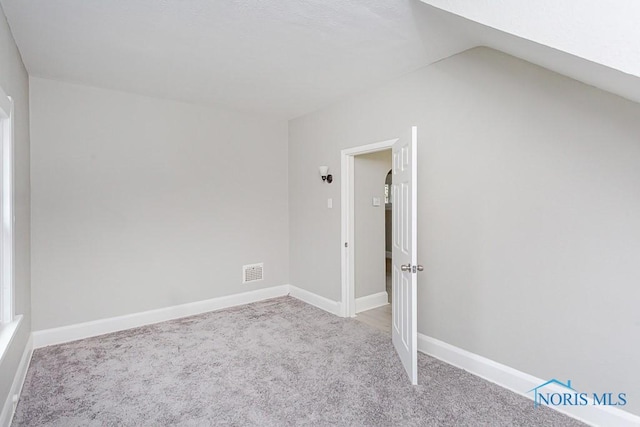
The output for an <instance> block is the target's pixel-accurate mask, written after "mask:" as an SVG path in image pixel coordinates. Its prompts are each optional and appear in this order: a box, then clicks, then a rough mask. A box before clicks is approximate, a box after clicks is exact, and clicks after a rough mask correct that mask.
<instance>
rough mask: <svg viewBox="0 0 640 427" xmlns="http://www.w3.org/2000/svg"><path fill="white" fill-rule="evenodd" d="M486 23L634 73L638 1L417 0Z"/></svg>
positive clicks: (639, 52) (638, 64) (639, 67)
mask: <svg viewBox="0 0 640 427" xmlns="http://www.w3.org/2000/svg"><path fill="white" fill-rule="evenodd" d="M423 1H424V2H425V3H428V4H430V5H432V6H436V7H438V8H440V9H443V10H446V11H448V12H451V13H455V14H457V15H460V16H463V17H465V18H468V19H470V20H472V21H476V22H479V23H481V24H484V25H486V26H488V27H491V28H495V29H498V30H501V31H504V32H506V33H510V34H513V35H515V36H518V37H520V38H523V39H527V40H531V41H534V42H536V43H539V44H541V45H544V46H549V47H552V48H554V49H557V50H560V51H563V52H567V53H570V54H572V55H574V56H577V57H579V58H583V59H586V60H589V61H592V62H595V63H597V64H601V65H604V66H607V67H610V68H613V69H615V70H619V71H622V72H624V73H627V74H631V75H635V76H640V22H639V20H640V1H638V0H561V1H558V0H536V1H531V0H423Z"/></svg>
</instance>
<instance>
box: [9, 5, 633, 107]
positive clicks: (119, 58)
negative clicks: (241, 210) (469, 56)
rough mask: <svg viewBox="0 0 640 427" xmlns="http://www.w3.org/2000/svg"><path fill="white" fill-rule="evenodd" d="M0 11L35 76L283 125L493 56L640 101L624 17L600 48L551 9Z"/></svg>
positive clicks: (581, 22) (607, 28)
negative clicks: (447, 63)
mask: <svg viewBox="0 0 640 427" xmlns="http://www.w3.org/2000/svg"><path fill="white" fill-rule="evenodd" d="M567 1H570V3H574V4H578V3H580V4H582V2H583V1H584V2H585V4H595V3H603V2H601V1H600V0H597V1H596V0H588V1H587V0H580V1H578V0H567ZM616 1H619V2H633V1H635V0H610V1H608V2H604V3H606V4H611V3H612V2H616ZM0 2H1V4H2V6H3V9H4V11H5V14H6V16H7V19H8V21H9V24H10V26H11V29H12V32H13V34H14V37H15V39H16V43H17V44H18V47H19V49H20V51H21V53H22V56H23V60H24V62H25V65H26V67H27V70H28V72H29V74H30V75H32V76H38V77H45V78H51V79H56V80H62V81H68V82H73V83H80V84H86V85H91V86H97V87H104V88H109V89H116V90H123V91H128V92H134V93H140V94H143V95H150V96H155V97H161V98H168V99H175V100H181V101H186V102H194V103H204V104H212V105H222V106H226V107H230V108H233V109H237V110H242V111H250V112H257V113H260V114H267V115H272V116H274V117H280V118H284V119H290V118H293V117H297V116H299V115H302V114H305V113H308V112H311V111H314V110H316V109H318V108H321V107H323V106H325V105H328V104H330V103H332V102H335V101H337V100H339V99H340V98H342V97H345V96H348V95H350V94H352V93H355V92H358V91H361V90H364V89H366V88H368V87H371V86H374V85H377V84H380V83H383V82H385V81H387V80H390V79H392V78H394V77H396V76H399V75H401V74H404V73H407V72H409V71H412V70H414V69H417V68H420V67H422V66H425V65H428V64H430V63H433V62H435V61H438V60H440V59H442V58H445V57H447V56H450V55H453V54H456V53H458V52H461V51H463V50H466V49H469V48H472V47H475V46H480V45H484V46H489V47H492V48H495V49H498V50H501V51H504V52H506V53H509V54H512V55H514V56H517V57H520V58H523V59H525V60H528V61H530V62H533V63H537V64H539V65H542V66H544V67H546V68H549V69H552V70H554V71H557V72H560V73H561V74H565V75H567V76H569V77H573V78H575V79H577V80H581V81H583V82H585V83H588V84H591V85H594V86H597V87H600V88H602V89H605V90H608V91H610V92H613V93H617V94H619V95H622V96H624V97H627V98H629V99H633V100H635V101H640V79H639V78H638V77H637V75H638V74H639V73H640V57H639V52H638V43H637V40H640V33H638V32H639V31H640V27H638V29H636V26H632V25H630V22H631V21H633V19H632V18H634V16H629V17H625V18H624V19H623V18H621V17H620V16H617V15H619V14H621V13H622V11H621V10H619V9H616V8H610V9H607V10H608V15H607V16H608V18H607V20H606V22H605V23H601V24H602V25H600V26H598V27H597V31H599V32H600V33H601V35H602V34H604V35H605V36H606V37H604V36H602V37H600V36H597V35H593V34H591V35H590V36H589V37H587V35H588V34H590V31H592V30H593V28H596V27H592V25H594V24H592V23H591V22H590V21H588V19H587V16H588V17H590V18H589V19H592V18H593V16H592V15H589V14H587V15H580V14H577V15H576V16H577V18H575V19H574V21H575V22H574V21H571V22H569V23H568V22H567V21H566V19H567V16H568V18H571V17H572V16H573V15H572V14H571V12H572V10H571V8H567V7H561V6H558V5H556V6H554V2H553V1H552V0H541V1H540V2H525V1H524V0H500V1H493V0H492V1H488V0H486V1H479V0H456V1H453V0H424V2H423V1H420V0H354V1H344V0H310V1H300V0H278V1H268V0H262V1H256V0H235V1H216V0H188V1H184V0H55V1H52V0H0ZM427 3H429V4H427ZM555 3H561V4H565V2H557V1H556V2H555ZM637 4H639V5H640V3H637ZM536 5H541V6H542V7H540V8H537V7H536ZM501 6H503V7H501ZM638 7H640V6H638ZM636 9H637V7H636ZM593 10H595V9H592V10H591V13H592V14H593V13H594V12H593ZM628 11H630V9H629V10H628ZM616 16H617V17H618V18H620V19H621V20H620V21H618V20H617V19H616ZM637 16H638V14H637V13H636V14H635V17H637ZM620 23H621V25H619V26H617V27H616V25H615V24H620ZM539 27H540V28H539ZM567 28H568V30H567ZM554 29H555V30H554ZM554 31H555V32H554ZM550 34H551V35H550ZM632 34H633V35H635V36H636V37H635V38H634V39H627V37H628V36H630V35H632ZM567 38H571V41H570V42H567V41H566V39H567ZM596 41H597V43H596ZM611 44H616V45H617V46H618V47H619V49H618V50H617V51H616V52H615V53H612V52H609V50H608V49H609V48H610V47H611V46H610V45H611ZM589 45H591V50H589V49H586V47H589ZM585 46H586V47H585ZM580 47H581V48H580ZM581 49H582V50H581ZM585 49H586V50H585ZM634 73H635V74H634Z"/></svg>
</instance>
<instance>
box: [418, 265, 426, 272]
mask: <svg viewBox="0 0 640 427" xmlns="http://www.w3.org/2000/svg"><path fill="white" fill-rule="evenodd" d="M416 268H417V269H418V271H422V270H424V267H423V266H421V265H417V266H416Z"/></svg>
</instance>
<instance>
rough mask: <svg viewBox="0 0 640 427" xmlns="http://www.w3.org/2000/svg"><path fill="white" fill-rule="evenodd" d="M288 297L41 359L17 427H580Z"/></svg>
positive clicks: (62, 348)
mask: <svg viewBox="0 0 640 427" xmlns="http://www.w3.org/2000/svg"><path fill="white" fill-rule="evenodd" d="M418 365H419V369H420V375H419V382H420V385H418V386H415V387H414V386H411V385H409V383H408V380H407V377H406V375H405V373H404V371H403V369H402V367H401V365H400V361H399V359H398V358H397V356H396V355H395V353H394V350H393V346H392V344H391V342H390V337H389V336H388V335H386V334H384V333H382V332H380V331H378V330H376V329H374V328H372V327H369V326H367V325H365V324H362V323H359V322H357V321H355V320H353V319H342V318H339V317H335V316H332V315H330V314H328V313H325V312H323V311H321V310H319V309H316V308H315V307H312V306H309V305H307V304H305V303H303V302H300V301H298V300H296V299H293V298H290V297H283V298H276V299H272V300H268V301H263V302H259V303H255V304H250V305H245V306H241V307H236V308H232V309H227V310H221V311H217V312H212V313H207V314H203V315H199V316H194V317H189V318H185V319H180V320H174V321H170V322H164V323H159V324H156V325H152V326H146V327H141V328H137V329H132V330H128V331H123V332H117V333H114V334H109V335H103V336H101V337H96V338H90V339H86V340H82V341H76V342H72V343H67V344H62V345H58V346H52V347H47V348H44V349H39V350H36V351H35V352H34V355H33V360H32V362H31V366H30V367H29V371H28V373H27V379H26V382H25V385H24V389H23V392H22V396H21V398H20V401H19V403H18V408H17V412H16V415H15V418H14V421H13V425H14V426H65V427H72V426H165V425H180V426H207V425H218V424H224V425H239V426H247V425H259V426H283V425H314V426H316V425H318V426H328V425H332V426H333V425H338V426H342V425H348V426H354V425H360V426H364V425H366V426H390V425H393V426H397V425H420V426H432V425H433V426H436V425H437V426H445V425H446V426H454V425H455V426H482V425H486V426H488V425H490V426H525V425H527V426H552V425H553V426H572V425H581V424H580V423H578V422H577V421H574V420H572V419H571V418H567V417H565V416H563V415H561V414H559V413H557V412H555V411H553V410H551V409H549V408H546V407H540V408H537V409H534V407H533V402H532V401H531V400H528V399H526V398H524V397H521V396H518V395H516V394H514V393H511V392H509V391H507V390H505V389H503V388H501V387H498V386H496V385H494V384H491V383H489V382H487V381H484V380H482V379H480V378H478V377H475V376H473V375H471V374H469V373H467V372H465V371H463V370H460V369H457V368H454V367H452V366H450V365H447V364H445V363H442V362H440V361H438V360H436V359H433V358H431V357H428V356H425V355H423V354H420V355H419V359H418Z"/></svg>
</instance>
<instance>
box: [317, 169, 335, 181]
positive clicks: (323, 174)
mask: <svg viewBox="0 0 640 427" xmlns="http://www.w3.org/2000/svg"><path fill="white" fill-rule="evenodd" d="M318 169H319V170H320V176H321V177H322V181H324V182H326V183H328V184H331V182H333V175H331V174H330V173H329V166H320V167H319V168H318Z"/></svg>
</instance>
